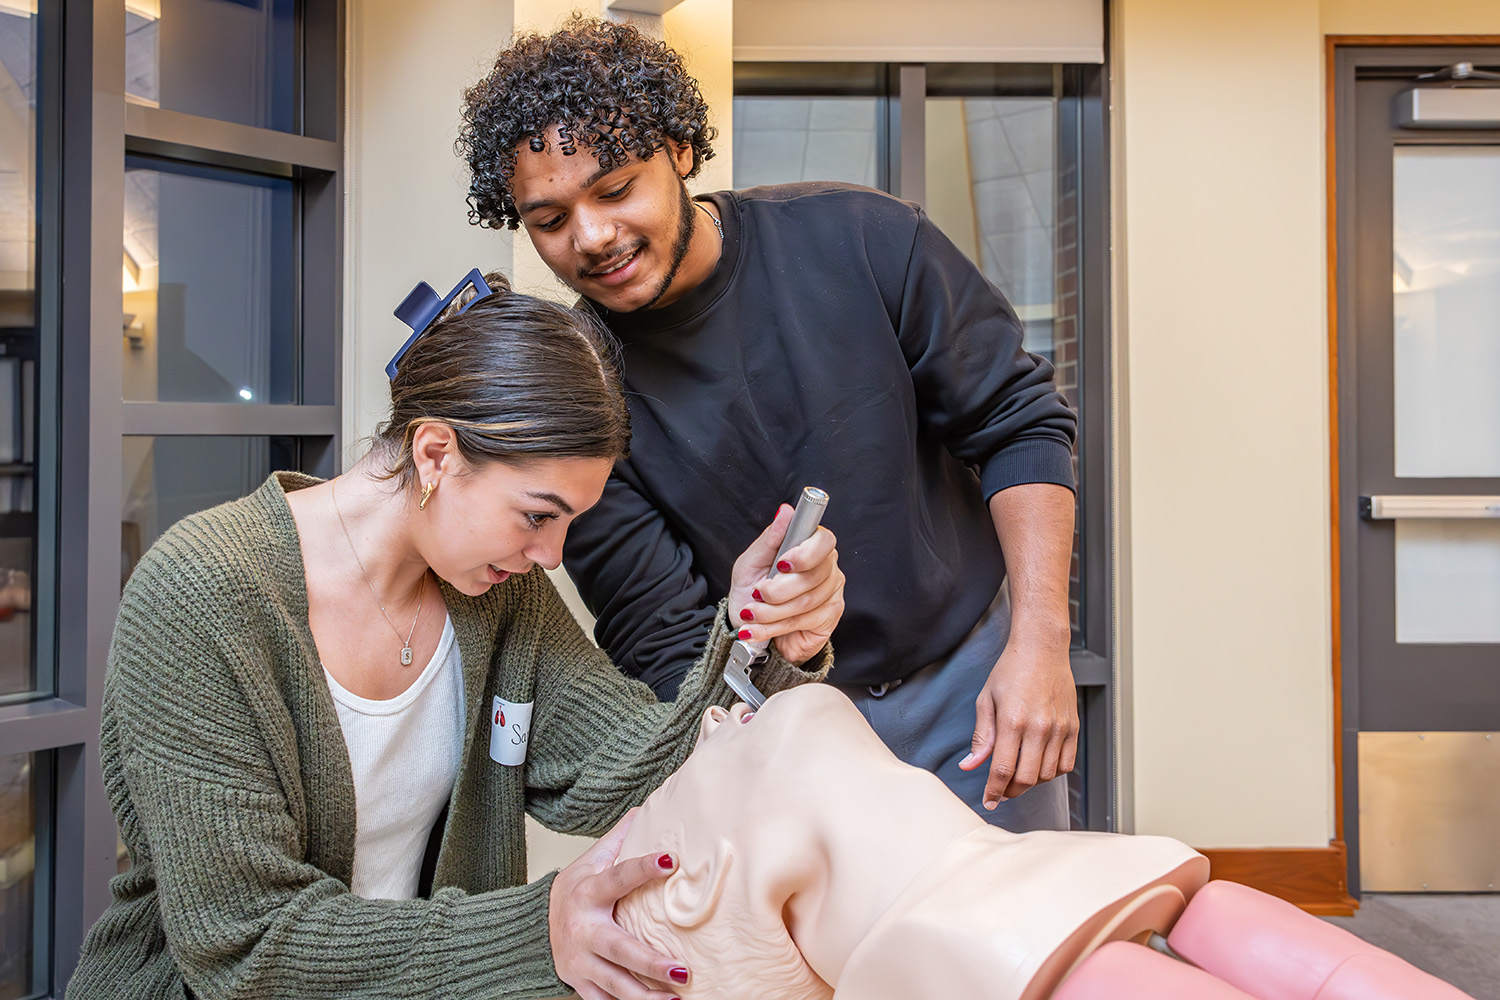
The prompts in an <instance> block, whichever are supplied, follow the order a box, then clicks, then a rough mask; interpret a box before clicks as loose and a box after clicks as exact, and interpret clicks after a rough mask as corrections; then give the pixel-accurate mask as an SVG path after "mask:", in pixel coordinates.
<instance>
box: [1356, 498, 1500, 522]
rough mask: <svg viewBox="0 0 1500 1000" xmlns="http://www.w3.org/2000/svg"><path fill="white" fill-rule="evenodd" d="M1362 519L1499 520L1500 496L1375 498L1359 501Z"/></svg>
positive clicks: (1360, 499)
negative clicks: (1492, 518)
mask: <svg viewBox="0 0 1500 1000" xmlns="http://www.w3.org/2000/svg"><path fill="white" fill-rule="evenodd" d="M1359 516H1360V517H1362V518H1364V519H1365V520H1367V521H1395V520H1397V519H1401V518H1426V519H1428V520H1433V519H1440V520H1445V521H1446V520H1449V519H1452V518H1470V517H1494V518H1500V497H1480V496H1393V495H1384V496H1372V497H1360V498H1359Z"/></svg>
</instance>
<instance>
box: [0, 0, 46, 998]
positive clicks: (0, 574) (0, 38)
mask: <svg viewBox="0 0 1500 1000" xmlns="http://www.w3.org/2000/svg"><path fill="white" fill-rule="evenodd" d="M37 21H38V18H37V16H36V15H35V14H32V13H29V12H28V11H27V5H26V4H8V5H0V91H3V100H4V105H5V107H4V111H3V113H0V135H3V136H4V141H3V142H0V697H3V696H5V695H11V694H17V693H20V692H29V691H31V690H33V689H34V688H35V687H36V686H37V670H36V644H35V639H34V628H33V625H32V619H31V606H32V594H31V582H32V580H33V579H34V578H35V576H36V551H37V517H36V483H37V478H36V389H37V360H38V335H37V308H36V260H37V256H36V206H37V184H36V163H37V118H36V93H37V74H36V67H37ZM3 989H4V987H3V986H0V995H3Z"/></svg>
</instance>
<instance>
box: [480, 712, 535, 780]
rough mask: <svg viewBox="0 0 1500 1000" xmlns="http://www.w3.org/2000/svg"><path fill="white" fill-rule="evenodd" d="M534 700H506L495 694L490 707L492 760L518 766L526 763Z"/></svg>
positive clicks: (509, 765)
mask: <svg viewBox="0 0 1500 1000" xmlns="http://www.w3.org/2000/svg"><path fill="white" fill-rule="evenodd" d="M533 704H534V703H533V702H529V701H528V702H524V703H523V702H514V701H506V700H505V699H504V698H501V697H500V696H499V695H496V696H495V704H494V706H493V707H492V708H491V709H490V760H492V761H494V762H495V763H496V764H505V765H506V766H508V767H516V766H518V765H520V764H524V763H526V741H527V740H529V739H530V738H531V706H532V705H533Z"/></svg>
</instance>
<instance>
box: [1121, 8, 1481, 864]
mask: <svg viewBox="0 0 1500 1000" xmlns="http://www.w3.org/2000/svg"><path fill="white" fill-rule="evenodd" d="M1115 16H1116V25H1115V29H1116V30H1115V45H1116V50H1115V52H1114V53H1113V56H1114V60H1115V61H1114V77H1115V81H1116V90H1115V94H1114V103H1115V122H1116V135H1115V142H1116V163H1115V185H1116V202H1117V203H1116V210H1117V212H1118V218H1117V219H1116V224H1117V233H1118V237H1117V284H1118V288H1117V295H1118V313H1117V331H1116V333H1117V336H1118V338H1119V345H1118V351H1119V357H1120V362H1121V365H1122V369H1123V370H1124V371H1125V372H1126V373H1127V374H1126V377H1125V379H1124V380H1123V382H1122V384H1121V387H1120V391H1119V394H1118V395H1119V398H1118V400H1117V407H1118V410H1119V416H1120V427H1121V436H1120V440H1119V449H1120V450H1119V455H1118V458H1119V463H1120V467H1121V471H1122V473H1123V475H1122V477H1121V479H1122V486H1121V496H1120V504H1119V507H1120V515H1121V517H1120V539H1119V540H1120V544H1121V548H1122V557H1123V558H1122V561H1121V579H1120V585H1121V586H1122V587H1123V588H1127V589H1126V590H1125V591H1124V597H1125V605H1124V606H1125V610H1126V614H1125V615H1123V616H1122V617H1123V620H1122V629H1121V632H1122V635H1121V638H1122V670H1123V671H1124V672H1125V675H1126V676H1125V680H1126V683H1125V684H1123V685H1122V692H1123V694H1124V699H1123V703H1122V706H1121V708H1122V723H1123V725H1122V730H1121V734H1122V741H1123V745H1122V748H1121V750H1122V753H1121V759H1122V762H1123V764H1124V773H1123V774H1122V787H1123V788H1124V790H1125V791H1126V793H1127V795H1128V806H1129V808H1128V809H1127V810H1126V813H1125V815H1126V818H1127V819H1128V820H1129V821H1131V822H1132V823H1133V828H1134V829H1135V830H1137V831H1139V832H1142V833H1169V834H1172V835H1173V836H1177V837H1181V838H1183V839H1185V840H1188V841H1189V842H1191V843H1193V844H1195V845H1197V846H1202V847H1210V846H1317V845H1321V844H1324V843H1326V842H1327V841H1328V840H1329V839H1330V838H1331V837H1332V836H1333V835H1334V822H1333V805H1332V796H1333V757H1332V739H1333V733H1332V722H1331V719H1332V691H1331V683H1330V677H1331V674H1330V656H1331V626H1330V613H1331V612H1330V598H1329V591H1330V586H1331V583H1330V578H1331V577H1330V569H1329V544H1330V539H1329V523H1328V509H1329V496H1330V493H1329V490H1330V485H1329V471H1328V470H1329V456H1328V400H1327V374H1328V364H1329V358H1328V350H1327V318H1326V316H1327V296H1328V294H1329V293H1328V289H1327V287H1326V285H1327V282H1326V280H1325V261H1326V258H1325V235H1324V233H1325V214H1324V213H1325V199H1324V163H1325V161H1324V131H1323V129H1324V118H1323V109H1324V67H1323V44H1324V43H1323V35H1324V33H1325V32H1326V33H1335V34H1381V33H1402V34H1447V33H1489V34H1496V33H1500V5H1496V4H1494V3H1493V2H1490V0H1486V2H1478V0H1475V2H1456V0H1436V2H1432V3H1427V4H1409V3H1403V2H1368V0H1323V2H1322V3H1319V2H1318V0H1273V2H1267V3H1261V4H1256V5H1254V6H1243V5H1228V4H1202V3H1197V2H1192V0H1120V2H1118V3H1117V4H1116V5H1115Z"/></svg>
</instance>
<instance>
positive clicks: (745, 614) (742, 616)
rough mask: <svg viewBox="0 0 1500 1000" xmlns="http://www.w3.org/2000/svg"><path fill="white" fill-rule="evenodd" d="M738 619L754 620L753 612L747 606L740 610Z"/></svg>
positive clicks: (744, 620)
mask: <svg viewBox="0 0 1500 1000" xmlns="http://www.w3.org/2000/svg"><path fill="white" fill-rule="evenodd" d="M740 621H742V622H753V621H755V614H754V613H753V612H752V611H751V610H750V609H749V608H746V609H745V610H743V611H741V612H740Z"/></svg>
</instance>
